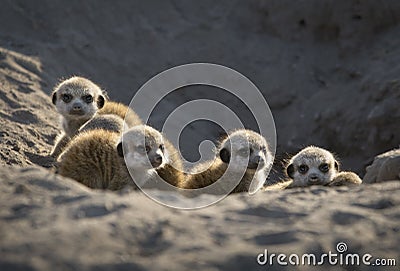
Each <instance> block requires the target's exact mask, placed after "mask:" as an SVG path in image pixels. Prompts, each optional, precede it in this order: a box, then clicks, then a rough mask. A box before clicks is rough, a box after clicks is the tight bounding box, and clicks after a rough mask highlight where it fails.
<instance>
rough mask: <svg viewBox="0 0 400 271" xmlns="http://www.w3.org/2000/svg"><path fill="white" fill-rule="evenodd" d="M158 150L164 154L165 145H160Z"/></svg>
mask: <svg viewBox="0 0 400 271" xmlns="http://www.w3.org/2000/svg"><path fill="white" fill-rule="evenodd" d="M158 148H159V149H160V150H161V151H162V152H164V145H163V144H160V146H158Z"/></svg>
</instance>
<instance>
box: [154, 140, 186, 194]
mask: <svg viewBox="0 0 400 271" xmlns="http://www.w3.org/2000/svg"><path fill="white" fill-rule="evenodd" d="M164 145H165V149H166V150H167V152H166V153H167V158H168V162H167V163H166V164H165V165H164V167H162V168H158V169H157V170H156V171H157V173H158V175H159V176H160V177H161V178H162V179H163V180H164V181H166V182H167V183H169V184H170V185H173V186H175V187H182V186H183V184H184V182H185V174H184V172H183V165H182V160H181V157H180V156H179V152H178V150H177V149H175V147H174V145H172V143H171V142H169V141H168V140H167V139H166V138H165V137H164Z"/></svg>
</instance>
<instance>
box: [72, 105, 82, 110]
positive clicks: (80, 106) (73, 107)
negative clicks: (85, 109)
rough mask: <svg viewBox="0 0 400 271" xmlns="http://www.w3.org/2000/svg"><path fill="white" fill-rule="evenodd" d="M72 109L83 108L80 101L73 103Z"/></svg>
mask: <svg viewBox="0 0 400 271" xmlns="http://www.w3.org/2000/svg"><path fill="white" fill-rule="evenodd" d="M72 109H73V110H75V111H78V110H81V109H82V105H81V104H80V103H74V104H73V105H72Z"/></svg>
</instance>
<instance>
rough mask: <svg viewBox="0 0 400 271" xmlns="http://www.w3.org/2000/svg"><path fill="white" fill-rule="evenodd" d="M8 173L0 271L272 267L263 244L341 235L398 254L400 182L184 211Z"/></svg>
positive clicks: (32, 171) (45, 175)
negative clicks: (263, 258) (264, 261)
mask: <svg viewBox="0 0 400 271" xmlns="http://www.w3.org/2000/svg"><path fill="white" fill-rule="evenodd" d="M0 180H1V182H0V193H1V195H2V196H1V199H0V204H1V206H2V208H1V210H0V219H1V220H0V232H1V233H2V234H1V235H0V251H1V260H0V269H1V270H54V268H55V267H58V268H60V269H62V270H77V269H79V270H114V269H115V270H155V269H157V270H187V269H194V270H221V269H223V270H243V269H244V268H246V269H251V270H265V268H266V266H259V265H258V264H257V262H256V257H257V255H258V254H260V253H263V252H264V249H268V251H270V253H287V254H288V255H289V254H291V253H297V254H299V255H301V254H304V253H315V254H316V255H321V254H322V253H328V252H329V251H333V252H336V244H337V243H339V242H345V243H346V244H347V246H348V249H349V251H350V252H352V253H359V254H360V255H362V254H365V253H370V254H372V255H373V256H374V257H375V258H396V257H397V259H398V256H399V254H398V252H399V251H398V247H399V244H400V237H399V230H400V228H399V223H398V222H399V215H400V207H399V206H400V199H399V197H398V196H397V193H399V192H400V182H386V183H384V184H375V185H369V186H362V187H357V188H347V187H342V188H337V189H333V188H326V187H314V188H311V189H292V190H290V191H274V192H273V193H267V192H265V193H262V194H257V195H256V196H253V197H250V196H246V195H245V194H243V195H234V196H230V197H229V198H228V199H226V200H224V201H222V202H221V203H219V204H217V205H214V206H211V207H209V208H205V209H200V210H197V211H179V210H174V209H171V208H167V207H164V206H161V205H158V204H156V203H155V202H153V201H151V200H150V199H148V198H147V197H145V196H144V195H143V194H142V193H139V192H137V193H128V194H116V193H112V192H103V191H93V190H92V191H91V190H89V189H88V188H86V187H83V186H81V185H80V184H78V183H76V182H74V181H72V180H69V179H65V178H60V177H57V176H55V175H53V174H50V173H49V172H48V171H47V170H44V169H40V168H35V167H27V168H15V167H3V168H2V169H1V173H0ZM275 265H276V263H275ZM364 267H365V266H364ZM308 268H309V267H308ZM327 268H328V270H329V266H327ZM335 268H337V266H336V267H335ZM335 268H334V267H331V268H330V269H331V270H337V269H335ZM268 269H270V268H268ZM290 269H292V268H290ZM304 270H306V269H304ZM371 270H372V269H371Z"/></svg>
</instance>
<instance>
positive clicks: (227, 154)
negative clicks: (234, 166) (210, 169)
mask: <svg viewBox="0 0 400 271" xmlns="http://www.w3.org/2000/svg"><path fill="white" fill-rule="evenodd" d="M219 157H220V158H221V160H222V162H224V163H229V160H231V154H230V152H229V151H228V150H227V149H226V148H223V149H222V150H221V151H220V152H219Z"/></svg>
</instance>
